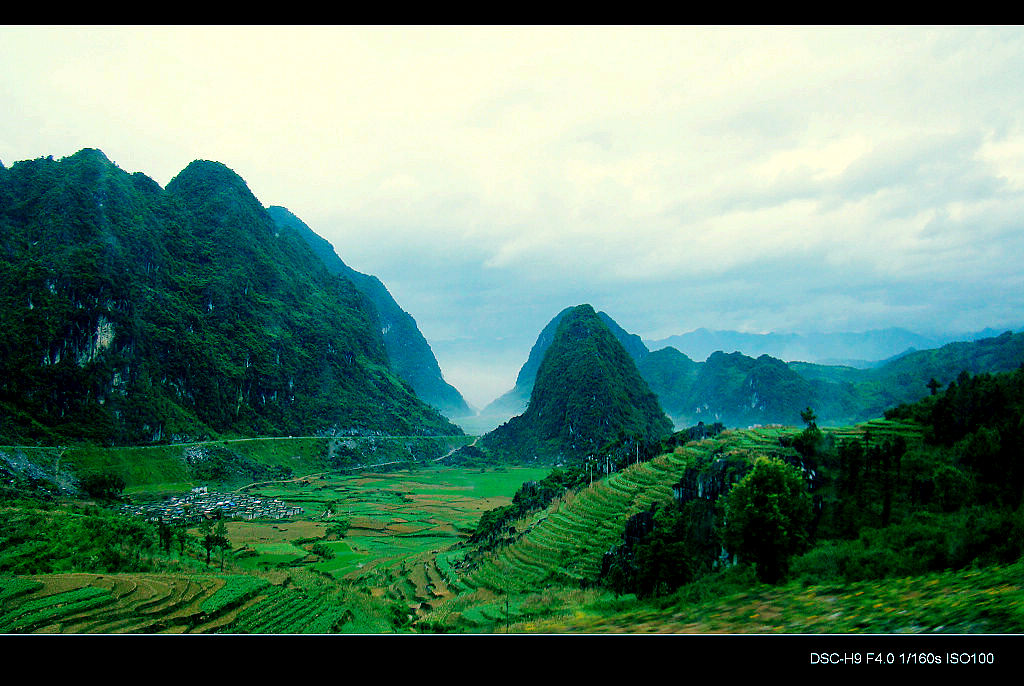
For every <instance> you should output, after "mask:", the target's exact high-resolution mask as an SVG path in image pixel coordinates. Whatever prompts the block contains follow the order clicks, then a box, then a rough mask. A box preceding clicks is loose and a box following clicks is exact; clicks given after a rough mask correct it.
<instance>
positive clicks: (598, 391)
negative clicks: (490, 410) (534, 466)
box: [480, 305, 672, 460]
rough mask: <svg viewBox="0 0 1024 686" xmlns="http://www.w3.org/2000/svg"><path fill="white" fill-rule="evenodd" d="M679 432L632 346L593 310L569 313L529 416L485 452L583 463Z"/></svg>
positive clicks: (495, 435)
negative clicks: (618, 444)
mask: <svg viewBox="0 0 1024 686" xmlns="http://www.w3.org/2000/svg"><path fill="white" fill-rule="evenodd" d="M671 432H672V423H671V421H670V420H669V419H668V417H666V416H665V413H664V412H663V411H662V409H661V406H660V405H659V404H658V399H657V397H656V396H655V395H654V393H652V392H651V390H650V388H648V386H647V383H646V382H645V381H644V380H643V378H641V376H640V374H639V372H638V371H637V369H636V364H635V363H634V362H633V359H632V357H630V355H629V353H628V352H627V351H626V349H625V347H623V345H622V344H621V343H620V342H619V341H618V340H617V339H616V337H615V336H614V335H613V333H612V332H611V330H610V329H609V328H608V326H607V325H606V323H605V321H604V319H603V318H602V317H600V316H599V315H598V314H597V313H596V312H595V311H594V309H593V307H591V306H590V305H579V306H577V307H574V308H571V309H570V310H569V311H568V312H565V313H564V314H563V316H562V317H561V318H560V320H559V322H558V326H557V328H556V330H555V333H554V336H553V337H552V339H551V343H550V345H549V346H548V347H547V351H546V352H545V353H544V356H543V359H542V360H541V363H540V367H539V368H538V370H537V374H536V380H535V382H534V384H533V389H532V392H531V395H530V404H529V407H528V408H527V410H526V412H525V413H523V414H522V415H520V416H517V417H513V418H512V419H510V420H509V421H508V422H506V423H505V424H503V425H501V426H499V427H498V428H497V429H495V430H494V431H492V432H491V433H489V434H487V435H486V436H484V437H483V438H482V439H481V441H480V445H482V446H483V447H484V448H487V449H492V450H495V451H497V452H499V453H502V454H507V455H511V456H514V457H516V458H519V459H532V458H534V457H536V458H537V459H544V460H547V459H560V458H561V457H563V456H564V457H571V458H579V457H582V456H584V455H586V454H591V453H594V452H596V451H597V450H598V449H599V448H600V447H601V446H602V445H604V444H605V443H606V442H608V441H610V440H613V439H615V438H617V437H619V436H620V435H623V434H630V435H632V434H635V435H638V436H639V437H641V438H643V439H645V440H649V439H657V438H660V437H661V436H664V435H667V434H669V433H671Z"/></svg>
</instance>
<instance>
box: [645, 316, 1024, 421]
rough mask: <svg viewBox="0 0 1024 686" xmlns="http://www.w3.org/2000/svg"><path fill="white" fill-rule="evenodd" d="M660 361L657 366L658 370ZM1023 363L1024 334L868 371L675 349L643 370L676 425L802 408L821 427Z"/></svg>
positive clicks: (791, 417) (792, 413)
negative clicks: (697, 357) (935, 386)
mask: <svg viewBox="0 0 1024 686" xmlns="http://www.w3.org/2000/svg"><path fill="white" fill-rule="evenodd" d="M655 359H658V360H659V363H658V366H657V367H656V368H653V367H654V365H653V364H652V361H653V360H655ZM1022 364H1024V334H1014V333H1011V332H1009V331H1007V332H1005V333H1003V334H1001V335H1000V336H996V337H993V338H984V339H981V340H978V341H962V342H956V343H949V344H946V345H944V346H941V347H938V348H933V349H930V350H917V351H910V352H907V353H905V354H903V355H899V356H896V357H894V358H893V359H891V360H889V361H887V362H884V363H881V364H878V365H877V366H874V367H871V368H868V369H858V368H855V367H849V366H836V365H821V364H812V363H808V362H788V363H787V362H783V361H782V360H779V359H777V358H774V357H771V356H769V355H761V356H760V357H757V358H753V357H750V356H747V355H744V354H742V353H739V352H734V353H728V354H727V353H723V352H721V351H717V352H715V353H712V354H711V355H710V356H709V357H708V359H707V360H706V361H705V362H699V363H695V362H692V361H691V360H689V358H687V357H686V356H685V355H683V354H682V353H680V352H678V351H676V350H675V349H674V348H665V349H662V350H658V351H655V352H653V353H651V354H650V355H649V356H648V357H647V359H646V360H645V361H644V362H643V363H641V365H640V371H641V373H642V374H643V375H644V378H645V379H647V380H648V383H649V384H650V386H651V389H652V390H654V391H655V393H657V394H658V398H659V400H660V401H661V403H662V406H663V407H665V408H666V410H667V411H668V412H669V414H670V416H671V417H672V418H673V420H674V421H675V422H676V424H677V425H681V426H689V425H693V424H696V423H697V422H699V421H703V422H705V423H711V422H716V421H717V422H722V423H723V424H726V425H727V426H738V427H744V426H749V425H753V424H792V425H797V426H799V425H800V424H801V419H800V411H801V410H802V409H804V408H805V407H808V406H810V407H812V408H813V409H814V410H815V412H816V414H817V416H818V423H819V424H822V425H840V424H846V423H855V422H860V421H866V420H869V419H873V418H876V417H881V416H882V415H883V413H884V412H885V411H886V410H887V409H889V408H892V407H896V406H897V405H900V404H902V403H909V402H914V401H916V400H919V399H921V398H922V397H924V396H925V395H927V394H928V393H929V392H930V391H929V388H928V383H929V381H930V380H931V379H933V378H934V379H935V380H936V381H937V382H938V383H939V385H940V386H942V387H945V386H946V385H948V384H949V383H950V382H952V381H954V380H955V379H956V378H957V376H958V375H959V374H960V372H961V371H967V372H969V373H971V374H979V373H982V372H990V373H996V372H1007V371H1013V370H1014V369H1017V368H1018V367H1020V366H1021V365H1022ZM652 368H653V369H652Z"/></svg>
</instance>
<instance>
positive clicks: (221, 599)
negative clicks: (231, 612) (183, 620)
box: [199, 574, 268, 614]
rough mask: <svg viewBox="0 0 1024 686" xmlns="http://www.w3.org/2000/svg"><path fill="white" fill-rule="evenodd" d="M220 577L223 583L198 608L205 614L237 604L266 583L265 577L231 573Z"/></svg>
mask: <svg viewBox="0 0 1024 686" xmlns="http://www.w3.org/2000/svg"><path fill="white" fill-rule="evenodd" d="M221 578H222V579H224V585H223V586H221V587H220V588H218V589H217V590H216V591H215V592H214V593H213V594H212V595H211V596H210V597H209V598H207V599H206V600H204V601H203V603H202V605H201V606H200V608H199V609H200V610H202V611H203V612H205V613H207V614H214V613H216V612H219V611H221V610H223V609H224V608H226V607H231V606H234V605H237V604H238V603H240V602H242V601H243V600H245V599H247V598H251V597H252V596H253V595H255V594H256V593H257V592H258V591H260V590H261V589H263V588H265V587H266V586H267V585H268V582H267V581H266V580H265V579H261V578H259V577H256V576H248V575H239V574H233V575H231V576H224V577H221Z"/></svg>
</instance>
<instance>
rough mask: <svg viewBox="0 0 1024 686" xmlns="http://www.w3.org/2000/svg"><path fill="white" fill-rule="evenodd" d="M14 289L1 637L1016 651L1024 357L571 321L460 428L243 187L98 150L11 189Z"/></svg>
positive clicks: (363, 295) (321, 248)
mask: <svg viewBox="0 0 1024 686" xmlns="http://www.w3.org/2000/svg"><path fill="white" fill-rule="evenodd" d="M338 248H339V249H341V250H343V246H338ZM0 283H2V284H3V290H2V293H0V328H2V330H3V331H4V336H3V337H2V338H0V367H2V370H0V633H4V634H44V633H46V634H53V633H64V634H185V633H189V634H191V633H198V634H275V635H279V634H374V635H375V634H393V633H408V634H496V633H519V634H574V633H583V634H593V633H688V634H723V633H724V634H853V633H864V634H937V633H938V634H1004V633H1020V632H1022V631H1024V587H1022V583H1021V579H1022V578H1024V576H1022V574H1024V558H1022V555H1024V504H1022V498H1024V333H1021V332H1019V331H1017V332H1014V331H999V330H984V331H979V332H978V333H977V335H974V336H967V337H963V338H961V339H958V340H945V339H943V340H939V339H937V338H935V337H932V338H927V337H925V336H922V335H917V334H913V333H911V332H907V331H903V330H895V329H893V330H887V331H877V332H868V333H865V334H858V335H857V336H854V335H850V336H847V337H845V338H842V337H840V336H838V335H831V336H824V335H820V336H804V337H788V338H786V339H784V340H783V339H782V338H778V337H776V338H769V337H767V336H761V337H755V336H753V335H750V334H739V333H735V332H733V333H729V332H721V331H718V332H711V331H708V330H700V331H698V332H693V333H692V334H691V335H688V336H684V335H679V336H674V337H672V338H668V339H664V340H661V341H659V342H651V341H646V342H645V341H644V340H642V339H641V337H640V336H639V335H636V334H635V333H631V332H629V331H627V330H625V329H624V328H622V327H621V326H620V325H619V324H618V323H616V321H615V320H614V319H613V318H612V317H611V316H610V315H609V314H607V313H606V312H604V311H599V310H598V309H596V308H595V307H594V306H592V305H590V304H585V303H583V304H579V303H565V307H564V309H562V310H561V311H560V312H557V313H551V314H552V319H551V320H550V321H549V322H548V323H547V325H546V326H545V327H543V328H542V330H541V331H539V332H536V333H537V335H536V342H535V343H534V345H533V347H532V349H531V350H530V351H529V354H528V356H527V357H526V359H525V360H522V367H521V368H520V371H519V374H518V376H517V378H516V380H515V384H514V386H513V387H512V388H510V389H509V390H507V392H505V393H503V394H502V395H501V396H499V397H497V398H495V399H494V400H493V401H492V402H490V403H489V404H487V405H486V406H485V407H483V408H482V409H475V408H473V407H471V406H470V404H469V403H468V402H467V401H466V399H465V398H464V397H463V395H462V394H461V393H460V391H459V390H458V389H457V388H455V386H454V385H453V384H451V383H449V382H448V381H446V380H445V378H444V375H443V374H442V371H441V366H440V365H439V363H438V360H437V358H436V357H435V355H434V353H433V351H432V350H431V347H430V344H429V343H428V341H427V339H426V338H425V337H424V335H423V334H422V333H421V331H420V330H419V328H418V327H417V324H416V321H415V319H414V318H413V317H412V316H411V315H410V314H409V313H408V312H406V311H405V310H403V309H402V307H401V306H400V305H399V303H397V302H396V301H395V299H394V297H392V295H391V293H390V292H389V291H388V289H387V287H386V285H385V284H384V283H383V282H382V281H381V279H379V278H378V277H376V276H373V275H369V274H364V273H361V272H358V271H356V270H354V269H352V268H351V267H350V266H348V265H347V264H346V263H345V262H344V261H343V260H342V258H341V257H340V256H339V253H338V252H337V251H336V248H335V246H332V244H331V243H330V242H328V241H327V240H326V239H324V238H322V237H321V236H319V235H318V234H317V233H316V232H315V231H314V230H313V229H311V228H310V227H309V226H307V225H306V224H305V223H304V222H303V221H302V220H301V219H300V218H299V217H297V216H296V215H295V214H293V213H292V212H291V211H289V210H287V209H285V208H284V207H280V206H270V207H265V206H263V205H262V204H261V202H260V201H259V200H258V199H257V198H256V197H255V196H254V195H253V193H252V192H251V191H250V190H249V188H248V186H247V185H246V183H245V181H244V180H243V179H242V178H241V177H240V176H238V175H237V174H236V173H235V172H233V171H232V170H231V169H229V168H227V167H226V166H225V165H223V164H220V163H217V162H210V161H202V160H197V161H195V162H193V163H192V164H190V165H188V166H187V167H186V168H185V169H184V170H182V171H181V172H180V173H179V174H178V175H177V176H175V177H174V178H173V179H172V180H171V181H170V182H169V183H168V184H167V185H166V186H165V187H161V186H160V185H159V184H157V183H156V182H155V181H153V180H152V179H151V178H149V177H148V176H146V175H144V174H142V173H127V172H125V171H123V170H122V169H120V168H119V167H118V166H117V165H116V164H115V163H114V162H112V161H111V160H109V159H108V158H107V157H106V155H105V154H104V153H103V152H101V151H99V150H96V149H83V150H81V151H79V152H78V153H76V154H74V155H71V156H68V157H65V158H62V159H57V160H55V159H53V158H52V157H46V158H39V159H33V160H25V161H20V162H16V163H14V164H13V165H11V166H10V167H5V166H3V165H0ZM527 333H529V334H530V335H531V336H532V335H533V334H534V332H527ZM687 346H692V347H687ZM923 346H931V347H923ZM681 348H685V350H683V349H681ZM797 356H799V357H797ZM783 357H786V358H787V359H783Z"/></svg>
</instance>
